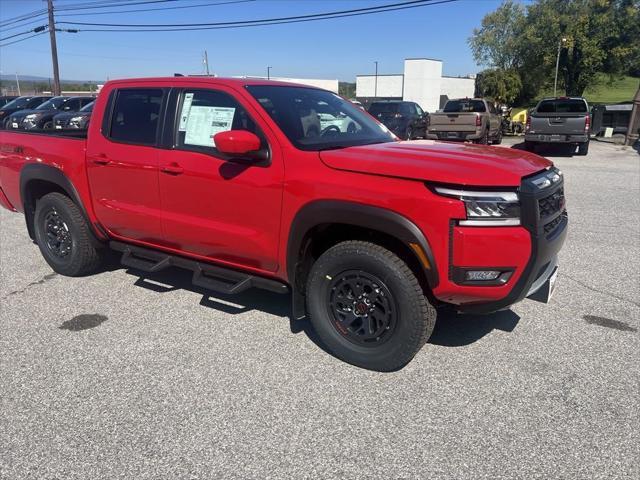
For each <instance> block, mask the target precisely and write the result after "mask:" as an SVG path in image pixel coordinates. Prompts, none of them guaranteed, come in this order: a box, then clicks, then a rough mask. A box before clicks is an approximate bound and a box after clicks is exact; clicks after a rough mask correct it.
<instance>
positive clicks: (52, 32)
mask: <svg viewBox="0 0 640 480" xmlns="http://www.w3.org/2000/svg"><path fill="white" fill-rule="evenodd" d="M47 10H48V11H49V39H50V40H51V61H52V62H53V94H54V95H60V71H59V70H58V47H57V46H56V24H55V22H54V21H53V0H47Z"/></svg>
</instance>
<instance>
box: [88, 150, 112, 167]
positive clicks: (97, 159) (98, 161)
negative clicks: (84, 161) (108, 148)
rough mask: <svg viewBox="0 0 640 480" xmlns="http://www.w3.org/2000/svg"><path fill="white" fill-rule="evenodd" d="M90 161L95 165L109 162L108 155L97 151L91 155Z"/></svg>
mask: <svg viewBox="0 0 640 480" xmlns="http://www.w3.org/2000/svg"><path fill="white" fill-rule="evenodd" d="M91 161H92V162H93V163H95V164H96V165H108V164H110V163H111V160H110V159H109V157H107V156H106V155H105V154H104V153H99V154H98V155H96V156H95V157H92V158H91Z"/></svg>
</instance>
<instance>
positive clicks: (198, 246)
mask: <svg viewBox="0 0 640 480" xmlns="http://www.w3.org/2000/svg"><path fill="white" fill-rule="evenodd" d="M177 108H178V112H177V113H178V115H177V116H175V118H176V119H177V120H176V125H175V126H174V148H173V149H172V150H163V151H161V152H160V165H159V167H160V177H159V185H160V197H161V202H162V208H163V218H162V228H163V232H164V237H165V245H166V246H167V247H170V248H174V249H177V250H180V251H184V252H188V253H191V254H195V255H199V256H202V257H206V258H209V259H212V260H216V261H219V262H222V263H227V264H229V265H231V266H241V267H249V268H253V269H256V270H261V271H265V272H273V271H275V270H276V269H277V266H278V262H277V257H278V240H279V230H280V214H281V212H280V210H281V205H282V192H283V175H284V169H283V164H282V155H281V153H280V149H279V147H278V145H277V143H276V142H275V138H273V134H272V133H270V132H269V131H268V130H267V128H266V127H265V126H264V125H262V126H260V125H258V124H257V123H256V121H255V119H256V118H257V115H256V113H257V112H255V111H252V107H251V106H250V105H249V106H248V107H247V106H246V105H245V106H243V104H242V103H241V101H239V100H238V99H237V97H236V95H235V93H234V92H233V91H232V90H227V89H226V88H224V87H216V89H210V88H204V89H193V88H191V89H188V88H185V89H184V90H182V91H181V92H180V95H179V97H178V106H177ZM225 130H249V131H251V132H253V133H255V134H256V135H258V136H259V137H261V138H262V139H263V143H264V145H265V146H267V147H270V151H271V159H270V163H268V162H266V163H265V164H263V165H261V166H258V165H255V164H247V163H245V164H243V163H234V162H231V161H228V160H227V159H226V158H224V156H223V155H221V154H220V153H219V152H218V151H217V150H216V148H215V144H214V140H213V136H214V135H215V134H216V133H218V132H221V131H225Z"/></svg>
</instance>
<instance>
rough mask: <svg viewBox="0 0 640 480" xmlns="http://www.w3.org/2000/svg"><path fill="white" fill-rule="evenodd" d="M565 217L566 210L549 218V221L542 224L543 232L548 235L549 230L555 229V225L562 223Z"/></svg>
mask: <svg viewBox="0 0 640 480" xmlns="http://www.w3.org/2000/svg"><path fill="white" fill-rule="evenodd" d="M565 218H567V212H564V213H562V214H561V215H558V216H557V217H556V218H554V219H553V220H551V221H550V222H549V223H545V224H544V234H545V235H549V234H550V233H551V232H553V231H554V230H555V229H556V227H557V226H558V225H560V223H562V220H564V219H565Z"/></svg>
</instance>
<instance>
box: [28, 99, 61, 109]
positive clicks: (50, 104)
mask: <svg viewBox="0 0 640 480" xmlns="http://www.w3.org/2000/svg"><path fill="white" fill-rule="evenodd" d="M67 100H68V99H67V97H53V98H52V99H51V100H47V101H46V102H44V103H43V104H42V105H40V106H38V107H36V108H35V110H58V109H59V108H60V106H61V105H62V104H63V103H64V102H66V101H67Z"/></svg>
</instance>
